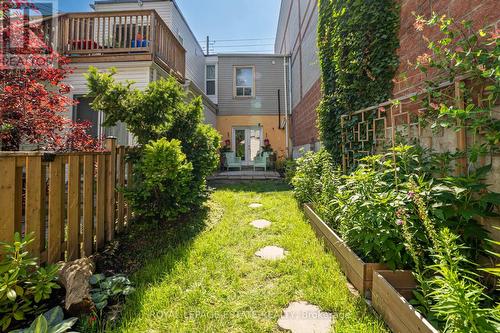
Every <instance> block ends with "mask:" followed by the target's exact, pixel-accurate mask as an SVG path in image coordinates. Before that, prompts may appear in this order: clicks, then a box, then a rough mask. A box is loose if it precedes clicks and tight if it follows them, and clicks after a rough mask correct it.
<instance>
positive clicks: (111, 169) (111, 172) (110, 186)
mask: <svg viewBox="0 0 500 333" xmlns="http://www.w3.org/2000/svg"><path fill="white" fill-rule="evenodd" d="M106 150H109V151H110V152H111V154H110V156H109V164H108V168H107V175H106V177H107V195H106V199H107V200H106V201H107V202H106V212H107V214H106V229H107V230H106V240H107V241H108V242H109V241H112V240H113V239H114V238H115V218H116V138H115V137H108V138H107V139H106Z"/></svg>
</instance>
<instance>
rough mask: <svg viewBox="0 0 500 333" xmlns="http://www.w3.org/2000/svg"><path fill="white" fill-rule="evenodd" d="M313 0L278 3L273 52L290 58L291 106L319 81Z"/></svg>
mask: <svg viewBox="0 0 500 333" xmlns="http://www.w3.org/2000/svg"><path fill="white" fill-rule="evenodd" d="M317 27H318V8H317V0H282V1H281V11H280V17H279V21H278V30H277V32H276V42H275V46H274V52H275V53H279V54H289V55H291V58H292V104H293V107H295V106H296V105H297V104H298V103H299V102H300V101H301V100H302V98H303V97H304V95H305V94H307V92H308V91H309V90H310V89H311V87H312V86H313V85H314V83H315V82H316V81H317V80H318V79H319V78H320V75H321V73H320V67H319V60H318V46H317V37H316V31H317Z"/></svg>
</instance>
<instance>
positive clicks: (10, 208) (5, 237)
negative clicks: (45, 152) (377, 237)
mask: <svg viewBox="0 0 500 333" xmlns="http://www.w3.org/2000/svg"><path fill="white" fill-rule="evenodd" d="M15 174H16V158H15V157H1V158H0V212H1V213H0V241H1V242H12V241H13V240H14V232H15V210H16V204H15V202H16V184H15V179H16V177H15Z"/></svg>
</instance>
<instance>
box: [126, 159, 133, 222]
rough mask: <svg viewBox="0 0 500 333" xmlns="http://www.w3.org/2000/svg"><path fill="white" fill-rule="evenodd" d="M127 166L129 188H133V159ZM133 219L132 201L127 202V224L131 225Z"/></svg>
mask: <svg viewBox="0 0 500 333" xmlns="http://www.w3.org/2000/svg"><path fill="white" fill-rule="evenodd" d="M127 164H128V168H127V189H131V188H132V186H133V177H134V176H133V175H134V173H133V172H134V169H133V166H132V161H128V163H127ZM131 220H132V208H131V207H130V202H127V226H129V225H130V221H131Z"/></svg>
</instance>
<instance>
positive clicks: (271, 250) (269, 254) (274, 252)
mask: <svg viewBox="0 0 500 333" xmlns="http://www.w3.org/2000/svg"><path fill="white" fill-rule="evenodd" d="M286 254H287V252H286V251H285V249H283V248H281V247H278V246H266V247H264V248H262V249H260V250H259V251H257V252H255V255H256V256H257V257H260V258H262V259H266V260H280V259H283V258H285V256H286Z"/></svg>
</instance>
